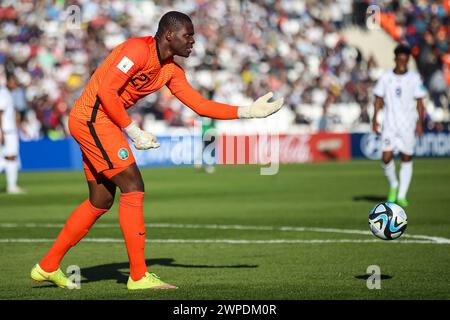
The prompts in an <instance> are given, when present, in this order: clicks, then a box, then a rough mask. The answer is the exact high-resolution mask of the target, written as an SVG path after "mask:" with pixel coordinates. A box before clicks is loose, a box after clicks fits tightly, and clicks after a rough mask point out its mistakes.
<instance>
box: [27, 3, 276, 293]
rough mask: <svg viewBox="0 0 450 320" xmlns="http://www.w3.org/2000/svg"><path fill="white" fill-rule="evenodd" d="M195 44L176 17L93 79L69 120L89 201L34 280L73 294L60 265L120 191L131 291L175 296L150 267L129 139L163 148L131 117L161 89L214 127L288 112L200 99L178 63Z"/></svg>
mask: <svg viewBox="0 0 450 320" xmlns="http://www.w3.org/2000/svg"><path fill="white" fill-rule="evenodd" d="M194 43H195V41H194V26H193V24H192V21H191V19H190V18H189V16H187V15H185V14H183V13H181V12H176V11H171V12H168V13H166V14H165V15H164V16H163V17H162V18H161V20H160V22H159V25H158V31H157V33H156V35H155V37H151V36H148V37H139V38H131V39H129V40H127V41H125V42H124V43H122V44H120V45H119V46H117V47H116V48H114V49H113V50H112V52H111V53H110V54H109V56H108V57H107V58H106V59H105V61H104V62H103V63H102V64H101V65H100V66H99V67H98V68H97V70H96V71H95V73H94V74H93V75H92V77H91V79H90V80H89V82H88V84H87V86H86V88H85V89H84V91H83V93H82V95H81V96H80V97H79V98H78V100H77V101H76V102H75V105H74V107H73V108H72V110H71V112H70V116H69V129H70V132H71V134H72V135H73V137H74V138H75V140H76V141H77V142H78V144H79V145H80V148H81V151H82V155H83V167H84V171H85V174H86V179H87V184H88V188H89V198H88V199H86V200H85V201H84V202H83V203H82V204H81V205H80V206H79V207H77V208H76V209H75V210H74V211H73V213H72V214H71V215H70V217H69V218H68V220H67V222H66V223H65V225H64V227H63V229H62V231H61V233H60V234H59V235H58V237H57V239H56V240H55V242H54V243H53V245H52V247H51V248H50V250H49V251H48V252H47V254H46V255H45V256H44V258H43V259H42V260H41V261H40V262H39V263H38V264H36V265H35V266H34V267H33V269H32V270H31V277H32V279H33V280H35V281H39V282H40V281H50V282H53V283H55V284H56V285H58V286H60V287H65V288H74V287H75V284H74V283H72V282H71V281H70V280H69V279H68V278H67V277H66V276H65V275H64V273H63V272H62V271H61V269H60V268H59V264H60V262H61V260H62V258H63V257H64V255H65V254H66V253H67V251H68V250H69V249H70V248H71V247H73V246H74V245H76V244H77V243H78V242H79V241H80V240H81V239H82V238H83V237H84V236H85V235H86V233H87V232H88V231H89V229H90V227H91V226H92V225H93V224H94V223H95V221H96V220H97V219H98V218H100V216H102V215H103V214H104V213H106V212H107V211H108V210H109V209H110V208H111V206H112V204H113V202H114V197H115V193H116V188H117V187H118V188H119V189H120V192H121V193H120V202H119V223H120V227H121V230H122V233H123V237H124V239H125V244H126V248H127V252H128V258H129V262H130V276H129V278H128V283H127V287H128V289H130V290H134V289H158V288H176V287H175V286H172V285H169V284H167V283H165V282H163V281H162V280H160V279H159V277H157V276H156V275H155V274H153V273H149V272H148V270H147V266H146V264H145V257H144V246H145V224H144V216H143V200H144V182H143V180H142V177H141V174H140V172H139V169H138V167H137V166H136V163H135V159H134V156H133V153H132V151H131V149H130V146H129V143H128V140H127V138H126V136H125V134H124V132H125V133H126V134H127V135H128V136H129V137H130V138H131V140H132V142H133V144H134V145H135V147H136V149H138V150H146V149H151V148H158V147H159V143H158V142H157V140H156V137H155V136H153V135H152V134H151V133H149V132H146V131H143V130H141V129H140V128H139V127H138V126H137V125H136V123H134V122H133V121H132V120H131V119H130V118H129V116H128V114H127V112H126V109H127V108H129V107H131V106H133V105H134V104H135V103H136V101H138V100H139V99H141V98H142V97H145V96H146V95H148V94H151V93H153V92H155V91H157V90H158V89H160V88H161V87H163V86H167V87H168V88H169V89H170V91H171V92H172V94H173V95H175V96H176V97H177V98H178V99H179V100H180V101H181V102H183V103H184V104H185V105H187V106H188V107H189V108H191V109H192V110H194V111H195V112H196V113H198V114H199V115H201V116H204V117H210V118H215V119H237V118H264V117H267V116H269V115H271V114H272V113H275V112H277V111H278V110H279V109H280V108H281V107H282V105H283V99H282V98H281V99H279V100H276V101H274V102H268V100H269V99H270V98H271V97H272V93H268V94H266V95H265V96H263V97H261V98H259V99H257V100H256V101H255V102H254V103H253V104H251V105H250V106H244V107H237V106H231V105H227V104H222V103H217V102H214V101H210V100H207V99H205V98H204V97H202V96H201V95H200V94H199V93H198V92H197V91H196V90H195V89H193V88H192V87H191V86H190V85H189V83H188V81H187V80H186V76H185V73H184V70H183V69H182V68H181V67H180V66H179V65H178V64H177V63H175V62H174V59H173V58H174V56H182V57H185V58H187V57H189V55H190V53H191V51H192V48H193V45H194Z"/></svg>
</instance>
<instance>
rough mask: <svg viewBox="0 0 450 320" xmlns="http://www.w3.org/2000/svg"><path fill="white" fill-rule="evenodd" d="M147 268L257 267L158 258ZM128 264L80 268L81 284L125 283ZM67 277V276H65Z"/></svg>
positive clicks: (147, 261) (150, 260)
mask: <svg viewBox="0 0 450 320" xmlns="http://www.w3.org/2000/svg"><path fill="white" fill-rule="evenodd" d="M146 263H147V266H156V265H159V266H167V267H178V268H214V269H220V268H257V267H258V266H257V265H252V264H236V265H201V264H200V265H192V264H181V263H174V259H171V258H160V259H148V260H146ZM128 270H129V263H128V262H122V263H109V264H102V265H98V266H93V267H88V268H82V269H81V276H82V278H84V279H83V280H81V283H90V282H95V281H103V280H117V283H127V281H128V275H129V272H128ZM150 271H151V270H150ZM67 276H69V275H67ZM55 287H56V285H54V284H47V283H46V284H43V285H37V286H34V287H33V288H38V289H46V288H55Z"/></svg>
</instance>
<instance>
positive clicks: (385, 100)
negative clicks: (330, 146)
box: [373, 44, 426, 207]
mask: <svg viewBox="0 0 450 320" xmlns="http://www.w3.org/2000/svg"><path fill="white" fill-rule="evenodd" d="M394 54H395V68H394V70H389V71H387V72H385V73H384V74H383V75H382V76H381V78H380V79H379V80H378V82H377V84H376V86H375V88H374V94H375V112H374V115H373V131H375V132H376V133H380V130H379V125H378V121H377V115H378V112H379V111H380V110H381V109H382V108H383V106H384V113H383V123H382V129H381V144H382V151H383V156H382V161H383V163H382V166H383V169H384V173H385V175H386V177H387V179H388V181H389V184H390V190H389V194H388V198H387V201H389V202H397V203H398V204H399V205H400V206H402V207H406V206H408V201H407V199H406V194H407V192H408V188H409V184H410V182H411V178H412V173H413V167H412V156H413V154H414V147H415V144H416V135H418V136H420V135H422V134H423V126H422V122H423V112H424V104H423V98H424V97H425V96H426V90H425V87H424V85H423V83H422V80H421V78H420V75H419V74H418V73H417V72H414V71H410V70H408V68H407V65H408V61H409V57H410V54H411V51H410V48H409V47H407V46H405V45H402V44H400V45H398V46H397V47H396V48H395V50H394ZM394 151H399V152H400V159H401V165H400V172H399V178H400V179H399V180H400V183H399V181H398V179H397V175H396V171H395V162H394V160H393V153H394Z"/></svg>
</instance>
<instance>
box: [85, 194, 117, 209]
mask: <svg viewBox="0 0 450 320" xmlns="http://www.w3.org/2000/svg"><path fill="white" fill-rule="evenodd" d="M89 201H90V202H91V204H92V205H93V206H94V207H96V208H99V209H104V210H109V209H111V207H112V206H113V204H114V197H103V198H98V197H95V196H90V197H89Z"/></svg>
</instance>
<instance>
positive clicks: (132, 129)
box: [123, 121, 141, 139]
mask: <svg viewBox="0 0 450 320" xmlns="http://www.w3.org/2000/svg"><path fill="white" fill-rule="evenodd" d="M123 130H125V132H126V133H127V135H128V136H129V137H130V138H131V139H135V138H136V137H138V136H139V132H140V131H141V129H140V128H139V127H138V125H137V124H136V122H134V121H132V122H131V123H130V125H128V127H125V128H124V129H123Z"/></svg>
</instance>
